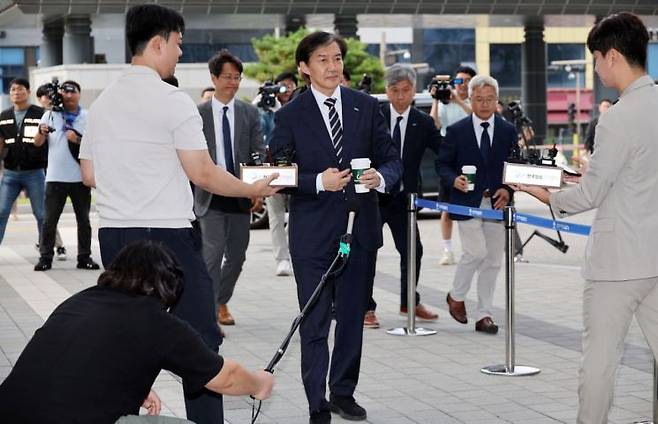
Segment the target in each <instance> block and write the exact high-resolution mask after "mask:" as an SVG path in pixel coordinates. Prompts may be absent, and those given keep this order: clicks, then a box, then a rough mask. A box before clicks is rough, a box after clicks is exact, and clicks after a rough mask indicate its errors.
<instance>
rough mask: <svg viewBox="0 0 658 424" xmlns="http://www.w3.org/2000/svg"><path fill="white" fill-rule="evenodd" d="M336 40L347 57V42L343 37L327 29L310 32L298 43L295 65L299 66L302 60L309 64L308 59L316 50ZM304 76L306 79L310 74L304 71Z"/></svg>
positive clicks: (341, 52)
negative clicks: (326, 30)
mask: <svg viewBox="0 0 658 424" xmlns="http://www.w3.org/2000/svg"><path fill="white" fill-rule="evenodd" d="M334 42H335V43H336V44H338V48H339V49H340V54H341V55H342V56H343V58H345V55H346V54H347V43H346V42H345V40H343V39H342V38H341V37H339V36H338V35H336V34H331V33H329V32H325V31H316V32H312V33H310V34H309V35H307V36H306V37H304V38H303V39H302V41H300V42H299V45H297V50H296V51H295V65H297V67H299V64H300V63H302V62H304V63H306V64H308V61H309V59H310V58H311V55H312V54H313V52H314V51H315V50H317V49H318V48H320V47H323V46H326V45H329V44H331V43H334ZM302 76H303V77H304V79H305V80H306V79H308V75H306V74H303V73H302Z"/></svg>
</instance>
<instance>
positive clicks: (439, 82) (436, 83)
mask: <svg viewBox="0 0 658 424" xmlns="http://www.w3.org/2000/svg"><path fill="white" fill-rule="evenodd" d="M463 83H464V80H463V79H462V78H454V79H452V80H451V79H450V75H437V76H435V77H434V78H432V81H430V84H429V85H428V86H427V91H429V92H430V93H431V92H432V88H434V87H436V91H435V92H434V94H432V97H434V98H435V99H436V100H438V101H440V102H441V103H443V104H444V105H447V104H448V103H450V97H451V96H452V91H451V89H452V88H455V85H456V84H463Z"/></svg>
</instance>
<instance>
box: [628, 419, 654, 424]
mask: <svg viewBox="0 0 658 424" xmlns="http://www.w3.org/2000/svg"><path fill="white" fill-rule="evenodd" d="M633 424H653V421H651V420H644V421H635V422H633Z"/></svg>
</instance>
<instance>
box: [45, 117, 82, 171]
mask: <svg viewBox="0 0 658 424" xmlns="http://www.w3.org/2000/svg"><path fill="white" fill-rule="evenodd" d="M51 115H52V119H50V117H51ZM41 123H42V124H46V125H50V126H51V127H53V128H55V131H54V132H51V133H50V134H49V135H48V169H47V170H46V182H59V183H79V182H82V176H81V175H80V165H79V164H78V162H77V161H76V160H75V159H74V158H73V155H72V154H71V151H70V150H69V142H68V140H67V139H66V131H65V130H64V126H65V122H64V118H63V117H62V114H61V113H60V112H53V111H48V112H46V113H44V114H43V116H42V117H41ZM86 125H87V111H86V110H85V109H80V114H79V115H78V116H77V117H76V118H75V121H73V128H74V129H75V130H76V131H78V132H79V133H80V134H84V132H85V126H86Z"/></svg>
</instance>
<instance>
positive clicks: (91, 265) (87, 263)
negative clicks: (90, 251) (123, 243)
mask: <svg viewBox="0 0 658 424" xmlns="http://www.w3.org/2000/svg"><path fill="white" fill-rule="evenodd" d="M76 268H78V269H89V270H95V269H101V267H100V265H98V264H97V263H96V262H94V261H93V259H91V258H87V259H79V260H78V265H77V266H76Z"/></svg>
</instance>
